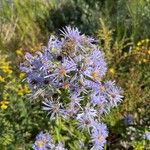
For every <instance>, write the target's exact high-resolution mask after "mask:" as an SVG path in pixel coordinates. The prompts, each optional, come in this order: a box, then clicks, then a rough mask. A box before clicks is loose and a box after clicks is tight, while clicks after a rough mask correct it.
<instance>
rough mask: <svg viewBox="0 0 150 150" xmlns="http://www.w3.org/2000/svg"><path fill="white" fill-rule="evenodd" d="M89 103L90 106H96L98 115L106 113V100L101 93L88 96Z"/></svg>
mask: <svg viewBox="0 0 150 150" xmlns="http://www.w3.org/2000/svg"><path fill="white" fill-rule="evenodd" d="M90 103H91V105H94V106H96V109H97V111H98V112H99V114H103V113H107V111H108V110H107V109H106V103H107V100H106V98H105V95H103V94H101V93H92V94H91V96H90Z"/></svg>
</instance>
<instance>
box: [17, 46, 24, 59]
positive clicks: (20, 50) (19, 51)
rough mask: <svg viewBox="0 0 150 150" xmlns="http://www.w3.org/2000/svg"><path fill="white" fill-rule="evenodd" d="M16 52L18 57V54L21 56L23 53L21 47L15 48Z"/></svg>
mask: <svg viewBox="0 0 150 150" xmlns="http://www.w3.org/2000/svg"><path fill="white" fill-rule="evenodd" d="M16 54H17V56H18V57H19V56H22V55H23V50H22V48H19V49H17V50H16Z"/></svg>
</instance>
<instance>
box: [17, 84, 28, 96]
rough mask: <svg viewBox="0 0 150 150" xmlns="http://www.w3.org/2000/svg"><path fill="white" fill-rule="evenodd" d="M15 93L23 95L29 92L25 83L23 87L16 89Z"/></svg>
mask: <svg viewBox="0 0 150 150" xmlns="http://www.w3.org/2000/svg"><path fill="white" fill-rule="evenodd" d="M16 92H17V95H19V96H24V95H25V94H27V93H29V92H30V90H29V88H28V87H27V86H26V85H25V86H24V87H21V88H19V89H18V90H17V91H16Z"/></svg>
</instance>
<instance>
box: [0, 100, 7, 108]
mask: <svg viewBox="0 0 150 150" xmlns="http://www.w3.org/2000/svg"><path fill="white" fill-rule="evenodd" d="M0 104H1V106H0V107H1V109H3V110H4V109H7V107H8V104H9V102H8V101H6V100H3V101H1V102H0Z"/></svg>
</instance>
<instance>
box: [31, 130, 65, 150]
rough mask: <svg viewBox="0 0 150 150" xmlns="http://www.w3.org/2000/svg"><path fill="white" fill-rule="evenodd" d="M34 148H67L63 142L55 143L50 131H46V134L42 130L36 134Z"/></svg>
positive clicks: (63, 149)
mask: <svg viewBox="0 0 150 150" xmlns="http://www.w3.org/2000/svg"><path fill="white" fill-rule="evenodd" d="M32 148H33V150H67V149H65V148H64V146H63V143H61V142H59V143H58V144H56V145H54V144H53V142H52V139H51V136H50V135H49V133H48V132H46V133H45V134H44V133H43V132H40V133H39V134H38V135H37V136H36V141H35V143H34V144H33V147H32Z"/></svg>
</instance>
